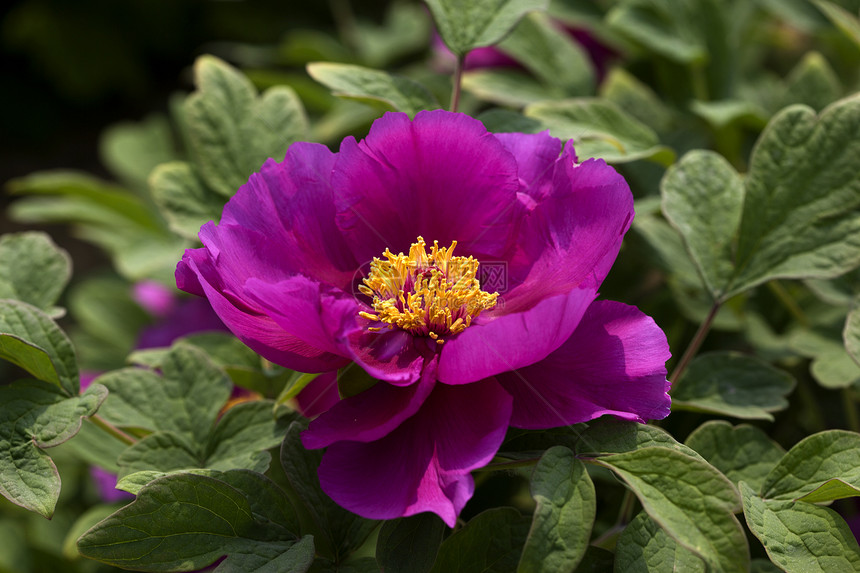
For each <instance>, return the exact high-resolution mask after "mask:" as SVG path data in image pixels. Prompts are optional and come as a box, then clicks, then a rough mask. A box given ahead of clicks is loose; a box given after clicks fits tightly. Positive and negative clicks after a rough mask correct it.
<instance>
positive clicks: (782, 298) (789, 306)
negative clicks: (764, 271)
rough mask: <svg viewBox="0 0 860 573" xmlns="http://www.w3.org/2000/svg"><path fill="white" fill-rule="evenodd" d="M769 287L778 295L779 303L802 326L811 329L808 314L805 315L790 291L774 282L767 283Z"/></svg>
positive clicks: (779, 283)
mask: <svg viewBox="0 0 860 573" xmlns="http://www.w3.org/2000/svg"><path fill="white" fill-rule="evenodd" d="M767 287H768V288H769V289H770V291H771V292H772V293H773V294H775V295H776V298H778V299H779V302H781V303H782V305H783V306H784V307H785V308H786V310H788V312H789V313H790V314H791V316H793V317H794V318H795V320H797V322H799V323H800V326H802V327H804V328H809V319H808V318H806V314H804V312H803V309H801V308H800V305H798V304H797V302H796V301H795V300H794V298H792V296H791V295H790V294H788V291H787V290H785V287H784V286H782V283H781V282H779V281H777V280H773V281H770V282H768V283H767Z"/></svg>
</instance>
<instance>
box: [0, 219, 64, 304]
mask: <svg viewBox="0 0 860 573" xmlns="http://www.w3.org/2000/svg"><path fill="white" fill-rule="evenodd" d="M71 276H72V260H71V258H69V254H68V253H67V252H66V251H65V250H63V249H60V248H59V247H57V245H55V244H54V242H53V241H52V240H51V238H50V237H49V236H48V235H46V234H45V233H38V232H26V233H14V234H8V235H3V236H2V237H0V299H4V298H12V299H16V300H20V301H22V302H26V303H28V304H31V305H33V306H35V307H36V308H39V309H41V310H43V311H46V312H50V311H51V308H52V306H53V304H54V303H55V302H57V299H58V298H60V294H61V293H62V292H63V289H64V288H66V284H68V282H69V279H70V278H71Z"/></svg>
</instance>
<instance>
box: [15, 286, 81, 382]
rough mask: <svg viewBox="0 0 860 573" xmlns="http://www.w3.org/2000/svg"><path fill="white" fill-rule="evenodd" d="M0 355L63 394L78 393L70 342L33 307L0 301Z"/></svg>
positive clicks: (73, 351) (20, 303)
mask: <svg viewBox="0 0 860 573" xmlns="http://www.w3.org/2000/svg"><path fill="white" fill-rule="evenodd" d="M0 358H2V359H4V360H8V361H9V362H12V363H13V364H17V365H18V366H20V367H21V368H23V369H24V370H26V371H28V372H29V373H30V374H32V375H33V376H34V377H36V378H38V379H40V380H44V381H45V382H50V383H52V384H55V385H57V386H58V387H60V388H62V389H63V391H64V392H65V393H66V394H67V395H70V396H73V395H76V394H77V393H78V365H77V360H76V358H75V350H74V348H72V343H71V342H69V338H68V337H67V336H66V334H65V333H64V332H63V331H62V330H60V327H59V326H57V324H56V323H55V322H54V321H53V320H51V319H50V318H49V317H48V316H47V315H46V314H45V313H43V312H42V311H41V310H39V309H37V308H36V307H33V306H30V305H29V304H26V303H23V302H19V301H15V300H0Z"/></svg>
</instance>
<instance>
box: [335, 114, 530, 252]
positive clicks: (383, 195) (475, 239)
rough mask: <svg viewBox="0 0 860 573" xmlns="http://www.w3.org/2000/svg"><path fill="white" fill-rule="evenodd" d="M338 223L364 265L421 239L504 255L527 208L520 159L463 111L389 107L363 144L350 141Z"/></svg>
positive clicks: (342, 166)
mask: <svg viewBox="0 0 860 573" xmlns="http://www.w3.org/2000/svg"><path fill="white" fill-rule="evenodd" d="M332 184H333V186H334V188H335V189H337V190H338V198H337V207H338V216H337V223H338V226H339V227H340V228H341V229H342V230H343V233H344V235H345V236H346V237H347V239H348V242H349V245H350V248H351V249H352V251H353V253H354V254H355V257H356V259H357V260H358V261H359V263H361V264H364V263H367V262H369V261H370V260H371V259H372V258H373V257H378V256H380V255H381V254H382V252H383V251H384V250H385V249H386V248H390V249H391V250H392V251H393V252H395V253H397V252H408V250H409V245H410V244H412V243H414V242H415V239H416V237H418V236H419V235H421V236H423V237H424V239H425V240H427V241H428V242H430V243H431V244H432V241H434V240H438V241H439V243H440V244H442V245H449V244H450V243H451V242H452V241H454V240H456V241H458V243H459V246H458V247H457V249H458V253H459V254H472V255H484V256H490V257H499V256H500V255H501V254H502V253H504V252H505V251H506V249H507V247H508V245H510V244H511V242H512V240H513V238H514V237H515V230H516V226H517V224H518V221H517V220H518V219H519V218H520V217H521V215H522V206H521V205H520V203H519V202H518V201H517V200H516V194H517V191H518V181H517V162H516V160H515V159H514V157H513V156H512V155H511V154H510V153H509V152H508V151H507V150H505V148H504V147H503V146H502V145H501V144H500V143H499V141H498V140H497V139H496V138H495V137H494V136H493V135H492V134H490V133H489V132H487V130H486V128H485V127H484V125H483V124H482V123H481V122H479V121H477V120H476V119H473V118H470V117H468V116H466V115H463V114H452V113H449V112H445V111H441V110H437V111H423V112H420V113H418V114H417V115H416V116H415V119H414V120H412V121H410V119H409V117H408V116H407V115H406V114H401V113H387V114H385V115H384V116H383V117H382V118H381V119H378V120H376V121H375V122H374V123H373V126H372V127H371V129H370V133H369V134H368V136H367V138H365V139H364V140H363V141H361V142H360V143H356V142H355V140H353V139H346V140H344V142H343V144H342V145H341V149H340V153H339V157H338V162H337V164H336V165H335V171H334V173H333V174H332Z"/></svg>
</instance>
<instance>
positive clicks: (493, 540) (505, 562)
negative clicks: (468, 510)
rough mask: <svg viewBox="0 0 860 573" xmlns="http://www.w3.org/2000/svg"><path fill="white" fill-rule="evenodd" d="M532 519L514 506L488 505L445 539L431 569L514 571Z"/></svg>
mask: <svg viewBox="0 0 860 573" xmlns="http://www.w3.org/2000/svg"><path fill="white" fill-rule="evenodd" d="M530 523H531V520H530V519H529V518H528V517H524V516H522V515H520V513H519V512H518V511H517V510H515V509H514V508H512V507H499V508H496V509H489V510H487V511H485V512H483V513H481V514H479V515H478V516H476V517H474V518H473V519H471V520H470V521H469V523H467V524H466V525H465V527H463V528H462V529H460V530H459V531H457V532H455V533H454V534H453V535H451V537H449V538H448V539H446V540H445V541H444V542H442V546H441V547H440V548H439V554H438V555H437V556H436V563H435V564H434V565H433V569H432V570H431V571H432V573H472V572H474V571H481V572H483V573H508V572H510V571H515V570H516V568H517V562H518V560H519V558H520V551H521V550H522V547H523V542H524V541H525V538H526V535H527V534H528V530H529V524H530Z"/></svg>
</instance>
